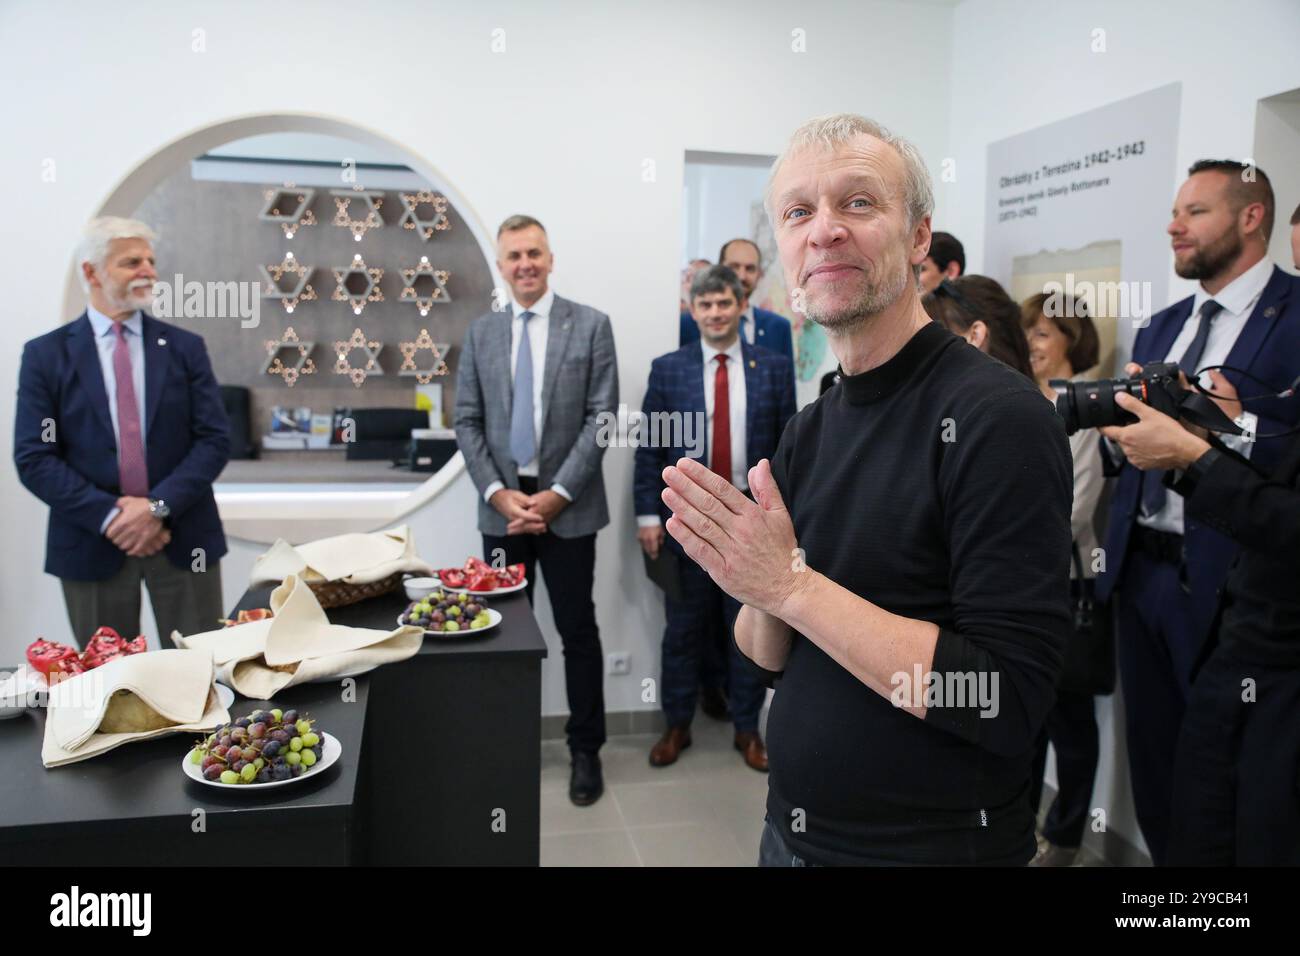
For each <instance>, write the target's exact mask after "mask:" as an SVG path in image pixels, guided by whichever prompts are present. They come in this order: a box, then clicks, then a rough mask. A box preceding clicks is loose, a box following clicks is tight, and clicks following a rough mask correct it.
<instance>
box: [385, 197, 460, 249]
mask: <svg viewBox="0 0 1300 956" xmlns="http://www.w3.org/2000/svg"><path fill="white" fill-rule="evenodd" d="M397 195H398V196H399V197H400V198H401V200H402V210H403V211H402V218H401V219H399V220H398V225H400V226H401V227H402V228H403V229H414V230H416V231H417V232H418V233H419V234H420V238H421V239H423V240H424V241H425V242H428V241H429V240H430V239H432V238H433V234H434V233H435V232H444V231H446V230H447V229H450V228H451V221H450V220H449V219H448V218H447V197H446V196H442V195H439V194H438V193H435V192H430V191H429V190H427V189H425V190H421V191H420V192H416V193H398V194H397ZM426 208H427V209H428V210H429V215H428V216H423V215H421V212H422V210H424V209H426Z"/></svg>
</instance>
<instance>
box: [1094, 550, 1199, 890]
mask: <svg viewBox="0 0 1300 956" xmlns="http://www.w3.org/2000/svg"><path fill="white" fill-rule="evenodd" d="M1115 603H1116V609H1117V613H1116V625H1117V632H1116V635H1115V644H1116V648H1115V651H1116V653H1115V656H1116V659H1117V661H1118V663H1119V676H1120V682H1121V684H1122V685H1123V687H1124V717H1125V734H1126V737H1127V742H1128V760H1129V779H1130V782H1131V783H1132V785H1133V806H1134V809H1135V810H1136V812H1137V819H1138V825H1139V826H1140V827H1141V828H1142V836H1143V837H1144V838H1145V839H1146V843H1147V848H1148V849H1149V850H1150V851H1151V860H1152V862H1153V863H1155V865H1156V866H1162V865H1163V864H1164V863H1165V862H1166V858H1165V857H1166V850H1167V848H1168V838H1169V808H1170V806H1171V805H1172V803H1173V794H1174V751H1175V749H1176V748H1177V746H1178V733H1179V728H1180V727H1181V726H1182V723H1183V714H1184V712H1185V710H1186V708H1187V696H1188V694H1189V693H1190V691H1191V683H1192V668H1193V665H1194V664H1195V661H1196V655H1197V652H1198V650H1199V648H1200V643H1199V640H1198V639H1197V635H1196V629H1195V627H1194V625H1193V623H1192V613H1191V607H1192V605H1191V598H1190V597H1189V596H1188V595H1187V593H1186V592H1184V591H1183V589H1182V585H1181V583H1180V582H1179V573H1178V566H1177V565H1176V564H1172V563H1170V562H1167V561H1161V560H1159V559H1158V558H1155V557H1152V556H1151V555H1149V554H1147V553H1145V552H1143V551H1140V550H1136V549H1135V550H1133V551H1130V552H1129V554H1128V556H1127V559H1126V560H1125V564H1124V572H1123V580H1121V581H1120V582H1119V589H1118V590H1117V592H1116V600H1115Z"/></svg>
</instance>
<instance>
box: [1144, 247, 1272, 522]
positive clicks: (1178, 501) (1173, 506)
mask: <svg viewBox="0 0 1300 956" xmlns="http://www.w3.org/2000/svg"><path fill="white" fill-rule="evenodd" d="M1272 275H1273V262H1272V260H1271V259H1269V258H1268V256H1265V257H1264V258H1263V259H1260V260H1259V262H1257V263H1255V264H1254V265H1253V266H1251V267H1250V268H1249V269H1247V270H1246V271H1245V272H1243V273H1242V274H1241V275H1239V276H1237V278H1235V279H1233V280H1232V281H1231V282H1229V283H1228V284H1227V285H1226V286H1224V287H1223V288H1222V289H1220V290H1219V293H1218V295H1210V293H1208V292H1206V291H1205V287H1204V286H1198V287H1197V289H1196V296H1195V298H1194V299H1193V300H1192V314H1191V315H1189V316H1188V317H1187V321H1186V322H1185V323H1183V329H1182V331H1181V332H1179V333H1178V338H1176V339H1174V344H1173V345H1171V346H1170V347H1169V352H1168V354H1167V355H1166V356H1165V361H1166V362H1177V361H1178V360H1179V359H1181V358H1182V357H1183V353H1184V352H1186V351H1187V347H1188V346H1189V345H1191V344H1192V339H1194V338H1196V329H1197V326H1199V325H1200V318H1199V316H1200V311H1201V306H1202V305H1204V304H1205V302H1206V300H1208V299H1213V300H1214V301H1215V302H1217V303H1219V305H1221V306H1223V310H1222V311H1221V312H1219V314H1218V315H1216V316H1215V317H1214V323H1213V324H1212V325H1211V326H1210V334H1209V337H1208V338H1206V340H1205V351H1204V352H1203V353H1201V359H1200V361H1199V362H1198V363H1197V365H1198V366H1199V367H1200V368H1205V367H1206V366H1207V365H1222V364H1223V363H1224V362H1226V361H1227V360H1228V353H1229V352H1231V351H1232V347H1233V345H1235V344H1236V342H1237V336H1239V335H1241V330H1242V329H1243V328H1245V327H1246V320H1247V319H1249V318H1250V313H1251V312H1252V311H1254V308H1255V304H1256V303H1257V302H1259V297H1260V296H1261V295H1263V294H1264V287H1265V286H1266V285H1268V280H1269V279H1270V278H1271V277H1272ZM1200 382H1201V384H1202V385H1203V386H1205V387H1206V388H1211V387H1213V386H1212V385H1211V383H1210V376H1209V375H1208V374H1206V375H1202V376H1201V379H1200ZM1236 422H1237V424H1238V425H1239V426H1241V427H1242V428H1244V429H1245V430H1246V431H1249V432H1252V433H1253V432H1254V431H1255V428H1256V424H1257V422H1258V418H1257V416H1256V415H1254V414H1253V413H1251V412H1246V411H1243V412H1242V413H1241V414H1240V415H1239V416H1238V417H1237V418H1236ZM1219 440H1220V441H1222V442H1223V444H1224V445H1225V446H1227V447H1229V448H1231V449H1232V450H1233V451H1237V452H1240V453H1241V454H1242V455H1244V456H1246V457H1250V452H1251V449H1252V448H1253V447H1254V443H1253V442H1248V441H1243V440H1242V439H1241V438H1240V437H1239V436H1235V435H1222V436H1220V438H1219ZM1137 520H1138V524H1141V525H1145V526H1146V527H1148V528H1154V529H1155V530H1156V531H1168V532H1170V533H1171V534H1182V533H1183V497H1182V495H1180V494H1177V493H1176V492H1174V491H1170V492H1169V493H1168V495H1167V496H1166V497H1165V506H1164V507H1163V508H1161V509H1160V510H1159V511H1157V512H1156V513H1155V514H1153V515H1143V514H1141V511H1140V509H1139V515H1138V519H1137Z"/></svg>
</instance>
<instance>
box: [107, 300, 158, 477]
mask: <svg viewBox="0 0 1300 956" xmlns="http://www.w3.org/2000/svg"><path fill="white" fill-rule="evenodd" d="M113 331H114V332H116V333H117V344H116V345H114V346H113V377H114V378H116V379H117V432H118V441H117V463H118V474H119V477H120V479H121V481H120V484H121V486H122V494H124V495H128V496H130V497H133V498H147V497H148V496H149V469H148V467H147V466H146V465H145V460H144V436H143V434H142V432H141V430H140V406H139V405H137V404H136V402H135V380H134V379H133V378H132V377H131V350H130V349H129V348H128V347H127V344H126V329H125V328H123V325H122V323H121V322H116V323H114V325H113Z"/></svg>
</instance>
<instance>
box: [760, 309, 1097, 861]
mask: <svg viewBox="0 0 1300 956" xmlns="http://www.w3.org/2000/svg"><path fill="white" fill-rule="evenodd" d="M773 474H774V475H775V477H776V482H777V485H778V486H779V487H780V489H781V493H782V496H783V497H784V499H785V502H786V505H787V507H788V508H789V510H790V514H791V517H792V519H793V521H794V527H795V533H796V536H797V538H798V543H799V547H801V548H803V549H804V551H805V555H806V561H807V565H808V567H809V568H811V569H813V570H815V571H818V572H820V573H822V574H824V575H826V576H827V577H828V578H830V579H831V580H833V581H835V582H836V583H837V584H839V585H841V586H842V587H845V588H847V589H848V590H850V591H852V592H853V593H854V594H857V595H859V596H860V597H863V598H865V599H866V600H868V601H871V602H872V603H873V604H876V605H878V606H879V607H882V608H884V609H885V610H887V611H890V612H893V613H895V614H899V615H902V616H904V617H909V618H915V619H918V620H924V621H930V622H932V623H934V624H936V625H938V627H939V629H940V631H939V638H938V643H937V646H936V648H935V653H934V661H933V665H932V669H933V671H934V672H937V673H938V674H940V675H943V682H942V685H941V690H943V691H945V692H947V691H950V690H951V691H957V690H958V687H959V686H960V688H961V690H962V692H963V693H962V696H964V698H965V699H964V700H963V699H961V697H959V695H958V694H956V693H946V694H945V698H946V699H943V701H942V702H943V704H944V706H932V707H930V709H929V710H928V711H927V713H926V715H925V718H924V719H923V720H922V719H919V718H917V717H915V716H913V715H912V714H910V713H908V712H907V711H906V710H903V709H902V708H901V707H899V706H896V705H895V704H894V702H893V701H892V700H891V699H890V698H889V697H885V696H882V695H880V694H878V693H876V692H875V691H873V690H871V689H870V688H869V687H867V686H866V685H865V684H863V683H862V682H861V681H859V680H858V679H857V678H856V677H854V676H853V675H852V674H850V673H849V672H848V671H846V670H845V669H844V668H842V667H841V666H840V665H839V664H837V663H836V662H835V661H834V660H832V659H831V658H830V657H829V656H828V655H827V654H826V653H825V652H823V651H822V650H821V649H820V648H819V647H817V645H816V644H814V643H813V642H812V641H810V640H808V639H807V638H806V637H804V636H803V635H801V634H796V635H795V637H794V642H793V646H792V648H791V652H790V657H789V660H788V662H787V664H786V668H785V671H784V672H783V674H782V675H781V676H780V678H779V679H778V681H777V683H776V696H775V698H774V699H773V702H772V710H771V714H770V717H769V720H768V728H767V733H768V751H769V755H770V761H771V775H770V778H769V791H768V802H767V807H768V814H769V817H770V818H771V820H772V821H773V822H774V823H775V824H776V825H777V826H778V827H779V828H780V830H781V832H782V833H783V834H784V836H785V838H786V840H787V841H788V842H789V844H790V845H791V847H792V848H793V850H794V852H796V853H798V854H799V855H800V856H803V857H806V858H807V859H809V860H811V861H813V862H820V863H828V864H836V863H916V864H926V863H958V864H960V863H989V864H1022V863H1025V862H1026V861H1027V860H1029V859H1030V858H1031V857H1032V856H1033V853H1034V836H1033V817H1032V816H1031V813H1030V807H1029V797H1028V792H1029V783H1030V780H1029V777H1030V765H1031V762H1032V758H1033V752H1034V745H1035V741H1036V740H1037V737H1038V733H1039V730H1040V728H1041V727H1042V724H1043V721H1044V718H1045V716H1046V714H1047V711H1048V710H1049V708H1050V707H1051V705H1052V702H1053V700H1054V696H1055V691H1054V686H1055V683H1056V678H1057V674H1058V672H1059V670H1060V666H1061V659H1062V654H1063V650H1064V646H1065V640H1066V635H1067V633H1068V631H1069V628H1070V618H1069V610H1068V594H1069V555H1070V502H1071V496H1072V493H1073V492H1072V475H1073V469H1072V465H1071V459H1070V449H1069V445H1068V444H1067V442H1066V437H1065V430H1064V428H1063V426H1062V423H1061V421H1060V419H1059V418H1058V416H1057V415H1056V412H1055V410H1054V409H1053V407H1052V405H1051V403H1050V402H1047V401H1045V400H1044V399H1043V396H1042V394H1041V393H1040V392H1039V391H1038V389H1037V387H1036V386H1035V385H1034V384H1033V383H1032V382H1030V381H1029V380H1028V379H1026V378H1025V377H1024V376H1022V375H1020V374H1019V373H1018V372H1015V371H1013V370H1011V369H1010V368H1008V367H1007V366H1005V365H1002V364H1001V363H999V362H997V361H996V360H994V359H991V358H989V357H988V356H987V355H984V354H983V353H981V352H980V351H979V350H977V349H975V348H973V347H971V346H969V345H967V344H966V343H965V342H963V341H962V340H961V339H959V338H957V337H956V336H954V335H952V334H951V333H949V332H948V331H946V330H945V329H944V328H943V327H941V326H940V325H938V324H935V323H932V324H930V325H927V326H925V327H924V328H922V329H921V330H920V331H919V332H917V333H916V334H915V335H914V336H913V337H912V338H911V340H909V341H908V342H907V344H906V345H904V346H903V348H902V349H901V350H900V351H899V352H898V354H897V355H895V356H894V357H893V358H892V359H890V360H889V361H888V362H886V363H885V364H884V365H882V366H880V367H878V368H876V369H873V370H871V371H869V372H864V373H862V374H860V375H849V376H844V377H843V378H842V380H841V381H840V383H839V385H837V386H835V387H833V388H831V389H830V390H829V391H828V392H827V393H826V394H825V395H823V396H822V397H821V398H820V399H819V400H818V401H817V402H816V403H815V404H813V405H811V406H809V407H807V408H805V409H804V410H803V411H801V412H800V413H799V414H798V415H797V416H796V417H795V418H793V419H792V420H791V421H790V424H789V426H788V427H787V428H786V431H785V434H784V436H783V437H782V439H781V444H780V447H779V448H778V449H777V452H776V456H775V459H774V460H773ZM860 639H861V640H863V641H870V640H873V639H874V636H873V635H872V634H871V633H870V632H869V631H867V630H863V632H862V633H861V635H860ZM909 670H910V668H909ZM907 677H908V679H909V681H908V685H907V686H909V687H910V686H912V679H913V677H914V675H913V674H912V673H909V674H908V675H907ZM958 678H960V680H958ZM897 686H898V687H899V688H900V693H901V688H902V687H903V686H904V685H902V684H901V683H900V684H899V685H897ZM922 689H924V685H922ZM981 691H982V692H983V693H981ZM959 703H964V704H965V705H966V706H957V705H958V704H959ZM981 712H983V713H987V714H989V716H987V717H982V716H980V714H981Z"/></svg>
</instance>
